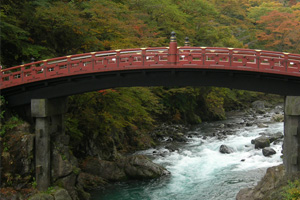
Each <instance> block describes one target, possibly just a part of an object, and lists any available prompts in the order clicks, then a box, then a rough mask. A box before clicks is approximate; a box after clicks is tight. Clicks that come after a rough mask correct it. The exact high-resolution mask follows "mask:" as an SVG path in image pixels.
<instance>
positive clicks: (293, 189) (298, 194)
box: [282, 180, 300, 200]
mask: <svg viewBox="0 0 300 200" xmlns="http://www.w3.org/2000/svg"><path fill="white" fill-rule="evenodd" d="M283 190H284V191H283V192H282V196H283V197H284V200H297V199H300V182H299V180H295V181H294V182H290V181H289V184H288V186H286V187H285V188H284V189H283Z"/></svg>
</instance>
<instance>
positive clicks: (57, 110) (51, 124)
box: [31, 98, 67, 191]
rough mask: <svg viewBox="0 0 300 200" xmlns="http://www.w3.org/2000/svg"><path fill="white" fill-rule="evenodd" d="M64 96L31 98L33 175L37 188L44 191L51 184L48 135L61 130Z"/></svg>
mask: <svg viewBox="0 0 300 200" xmlns="http://www.w3.org/2000/svg"><path fill="white" fill-rule="evenodd" d="M66 105H67V104H66V98H59V99H51V100H50V99H32V100H31V116H32V117H33V118H35V134H36V137H35V171H36V173H35V177H36V182H37V189H38V190H41V191H45V190H47V189H48V187H49V186H50V184H51V153H50V152H51V149H50V135H51V133H53V132H62V131H64V129H63V117H62V115H63V114H64V113H65V112H66V111H67V106H66Z"/></svg>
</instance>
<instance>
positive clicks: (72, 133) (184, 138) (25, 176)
mask: <svg viewBox="0 0 300 200" xmlns="http://www.w3.org/2000/svg"><path fill="white" fill-rule="evenodd" d="M187 91H189V90H187ZM187 91H186V90H179V93H176V92H178V91H176V90H172V95H170V94H169V95H170V97H168V98H171V97H172V98H174V97H176V96H177V95H179V96H182V95H183V94H184V93H183V92H187ZM121 92H122V93H124V91H121ZM137 92H139V93H140V94H142V95H146V94H147V95H146V96H147V97H148V96H149V91H148V90H144V89H137V90H132V91H130V93H134V94H136V93H137ZM127 93H128V92H127V91H126V92H125V93H124V94H126V95H127ZM94 95H96V96H97V98H100V99H101V98H104V97H105V98H108V100H111V97H114V98H116V95H117V96H119V97H118V98H121V97H120V92H119V91H118V92H116V91H111V92H110V95H111V96H109V97H107V96H106V95H107V94H105V95H104V94H101V95H100V96H99V95H97V94H91V95H87V96H84V98H86V97H88V98H96V97H95V96H94ZM152 95H153V94H152ZM150 96H151V95H150ZM177 97H178V96H177ZM81 98H83V97H81ZM122 98H123V97H122ZM126 98H129V97H128V96H126ZM135 98H137V97H135ZM139 98H141V97H139ZM151 98H154V99H156V97H154V96H152V97H151ZM100 99H99V100H100ZM187 99H188V98H187ZM250 99H252V98H250ZM76 100H80V98H77V99H76ZM119 100H120V99H119ZM152 100H153V99H152ZM156 100H157V99H156ZM93 101H94V100H93ZM101 101H102V100H101ZM143 101H146V100H143ZM72 102H73V103H74V101H71V107H70V110H71V111H70V113H72V115H71V116H75V115H74V112H75V110H73V111H72V109H73V108H75V107H73V106H72ZM96 102H97V101H96ZM200 102H201V101H200ZM98 103H99V102H98ZM181 103H182V102H181ZM257 103H258V105H255V106H258V107H260V106H262V105H261V103H260V102H257ZM74 105H77V106H79V107H80V106H83V105H84V106H85V107H84V108H82V107H80V108H81V111H80V113H81V114H80V113H77V114H79V115H80V116H81V117H82V114H83V113H85V114H87V115H85V117H88V118H87V120H86V121H85V122H86V123H85V126H84V127H87V129H86V131H87V132H89V131H92V132H90V133H92V134H90V133H87V134H86V135H85V136H84V137H83V135H81V134H82V133H81V129H84V127H81V129H80V130H79V128H80V127H79V126H78V125H79V124H78V122H77V121H76V119H78V118H77V117H75V118H67V134H66V135H55V134H53V135H52V147H51V148H52V149H53V151H52V155H51V156H52V164H51V165H52V169H53V170H52V183H53V186H59V187H63V188H65V189H66V190H67V192H68V193H69V195H70V197H71V198H72V199H89V194H88V193H87V192H86V191H87V190H90V189H96V188H101V187H103V188H106V187H107V186H108V185H110V184H111V183H115V182H119V181H125V180H132V179H135V180H136V179H138V180H141V179H148V178H147V176H148V177H149V178H153V177H158V176H161V175H164V174H168V173H167V172H166V171H165V169H164V168H161V167H159V166H157V165H155V164H150V162H149V159H147V158H146V157H140V156H135V157H133V158H130V157H128V158H127V157H125V155H128V154H131V153H133V152H134V151H136V150H140V149H147V148H149V147H152V148H153V147H159V146H163V148H164V149H165V150H163V151H161V150H158V149H155V150H153V152H152V155H151V156H152V157H155V156H162V157H164V158H165V157H167V156H169V155H170V154H171V153H172V152H175V153H176V152H178V151H180V148H181V146H184V145H186V144H188V143H189V141H190V140H193V139H194V138H197V137H198V136H199V134H194V132H193V131H194V130H193V126H191V125H188V123H185V124H179V125H178V124H174V122H176V120H179V119H185V120H186V119H188V117H187V116H189V115H190V114H189V113H187V112H189V110H190V108H189V109H187V110H182V113H180V115H178V113H176V112H175V113H173V114H171V112H170V113H168V114H166V113H165V114H163V113H160V114H159V116H161V117H162V116H165V117H166V116H168V117H167V118H170V117H172V118H173V120H175V121H173V123H161V124H156V126H155V127H156V128H155V129H152V128H151V129H149V130H150V131H149V132H148V133H146V132H145V130H147V128H146V127H147V126H149V125H150V124H148V125H147V123H149V122H151V118H150V115H148V114H145V113H144V114H143V115H142V116H144V117H146V119H147V120H149V121H148V122H147V123H144V122H143V123H142V126H141V127H144V129H143V128H137V125H134V126H133V124H127V125H126V128H121V129H116V128H117V127H116V126H115V125H116V124H111V123H112V121H111V122H110V121H108V122H107V123H108V124H111V125H112V126H111V127H110V129H109V131H108V132H107V133H108V134H107V135H103V134H102V133H100V132H99V131H100V130H102V129H103V127H102V128H101V129H100V130H99V129H97V127H98V126H101V123H100V124H99V122H97V121H93V120H95V119H97V120H100V118H101V117H100V118H95V119H91V118H90V117H91V116H93V112H95V111H93V112H89V113H86V111H88V110H89V108H91V107H93V106H96V105H98V104H82V105H80V104H78V102H77V103H76V104H74ZM128 106H133V105H129V104H128ZM156 106H157V105H156ZM177 106H178V105H177ZM264 106H265V105H263V107H264ZM125 108H127V107H126V106H125ZM158 108H159V106H157V107H156V108H155V109H158ZM86 109H87V110H86ZM110 109H112V108H110ZM122 109H123V108H122ZM135 109H142V108H141V107H135ZM143 109H146V108H143ZM147 109H149V108H147ZM155 109H154V110H155ZM264 109H265V108H263V109H261V108H259V109H258V110H259V111H257V109H256V110H253V109H252V110H251V109H250V110H249V111H247V113H245V112H244V113H241V117H242V116H243V115H245V114H249V115H251V113H252V115H254V114H255V113H258V112H259V113H261V115H262V116H263V117H265V118H266V117H270V116H267V113H265V114H264V112H265V111H264ZM213 110H215V109H213ZM219 110H222V109H220V108H219ZM113 111H114V109H113ZM152 111H153V109H152ZM156 111H157V110H156ZM156 111H155V112H156ZM223 111H224V110H223ZM76 112H77V111H76ZM139 112H141V110H140V111H138V112H137V113H139ZM115 114H116V117H117V114H120V113H119V111H118V112H116V113H115ZM227 114H228V113H227ZM126 116H127V115H125V116H124V117H126ZM191 116H194V118H191V119H196V118H195V116H196V115H195V112H194V113H193V114H192V115H191ZM68 117H70V115H68ZM127 117H129V115H128V116H127ZM136 117H137V116H135V117H134V118H136ZM152 117H153V116H152ZM227 117H229V118H230V115H228V116H227ZM250 119H251V120H250ZM118 120H119V119H118ZM118 120H115V121H113V122H114V123H116V122H122V123H125V122H126V120H133V119H131V118H124V119H121V121H120V120H119V121H118ZM257 120H260V118H257V117H255V116H252V118H249V120H248V118H247V120H244V121H243V122H242V121H240V122H239V123H237V124H235V125H233V124H232V123H225V124H224V123H223V124H222V122H216V123H217V124H218V126H217V127H214V128H213V130H211V131H208V132H206V133H205V135H202V136H201V139H203V141H205V140H206V141H209V138H215V139H218V140H226V138H228V137H230V136H231V135H233V133H232V131H231V129H233V128H234V126H238V127H242V126H247V127H249V128H251V126H256V125H258V123H256V121H257ZM142 121H143V120H140V122H142ZM171 121H172V120H171ZM140 122H138V124H139V123H140ZM157 122H158V121H157ZM181 122H183V121H181ZM94 123H95V124H94ZM126 123H127V122H126ZM132 123H133V122H132ZM135 123H136V122H135ZM11 124H17V126H11V128H10V129H9V130H8V132H7V133H6V135H5V137H3V142H4V144H5V145H6V149H5V151H4V154H3V153H2V158H3V161H4V162H3V163H4V164H5V167H4V171H5V172H6V173H5V174H4V176H2V180H3V181H2V183H3V186H4V187H12V190H11V192H10V193H11V194H13V193H18V192H19V191H22V190H23V189H24V191H25V193H23V194H22V195H18V196H20V198H19V197H18V198H19V199H22V198H26V196H28V195H30V194H34V193H35V192H36V190H34V186H35V180H34V178H33V177H34V172H35V171H34V155H33V152H34V145H33V141H34V137H35V136H34V134H32V133H31V129H32V128H30V125H29V124H28V123H24V122H22V121H21V122H20V124H19V122H18V123H16V122H15V121H12V122H11ZM18 124H19V125H18ZM24 124H25V125H24ZM140 125H141V124H140ZM201 125H202V126H203V127H206V128H208V129H209V123H206V122H204V123H202V124H201ZM262 125H263V124H262ZM92 127H93V128H92ZM105 127H107V125H105ZM195 127H196V126H195ZM16 133H19V134H16ZM99 134H100V135H99ZM77 137H79V138H77ZM207 139H208V140H207ZM77 144H80V145H77ZM23 147H24V148H23ZM20 148H21V149H22V150H21V149H20ZM19 152H23V153H21V154H20V153H19ZM3 155H5V156H3ZM151 156H150V157H151ZM16 158H19V159H18V160H19V161H20V162H18V161H16V160H15V159H16ZM89 162H90V163H92V164H90V165H89V164H88V163H89ZM93 163H94V164H95V163H97V165H96V166H98V167H100V168H99V169H96V168H97V167H96V168H95V167H93V168H89V167H87V166H92V165H93ZM120 163H121V164H120ZM122 163H123V164H122ZM147 163H148V164H147ZM137 164H139V166H140V167H141V166H143V165H144V166H146V167H147V170H146V172H145V170H144V171H143V169H142V170H140V169H139V168H140V167H136V166H137ZM12 166H18V167H12ZM101 167H102V168H101ZM142 168H143V167H142ZM24 169H26V170H27V171H24ZM100 169H102V170H100ZM148 169H156V170H157V171H158V173H156V172H155V174H157V175H153V174H149V170H148ZM101 171H104V172H107V173H100V172H101ZM150 171H153V170H150ZM107 174H112V177H108V176H107ZM140 174H142V175H146V176H144V177H142V176H140ZM27 188H28V189H30V188H31V189H30V190H28V191H29V192H27V193H26V191H27ZM50 189H51V188H50ZM6 191H10V190H6ZM4 193H5V191H4ZM52 196H53V195H52ZM9 198H10V197H8V199H9Z"/></svg>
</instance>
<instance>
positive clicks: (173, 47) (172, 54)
mask: <svg viewBox="0 0 300 200" xmlns="http://www.w3.org/2000/svg"><path fill="white" fill-rule="evenodd" d="M176 63H177V40H176V33H175V32H174V31H172V33H171V38H170V46H169V55H168V64H172V65H176Z"/></svg>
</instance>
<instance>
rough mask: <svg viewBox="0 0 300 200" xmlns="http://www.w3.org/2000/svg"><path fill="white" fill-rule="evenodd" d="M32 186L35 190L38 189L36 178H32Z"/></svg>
mask: <svg viewBox="0 0 300 200" xmlns="http://www.w3.org/2000/svg"><path fill="white" fill-rule="evenodd" d="M31 185H32V187H33V188H36V187H37V182H36V180H35V178H34V177H33V178H32V182H31Z"/></svg>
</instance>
